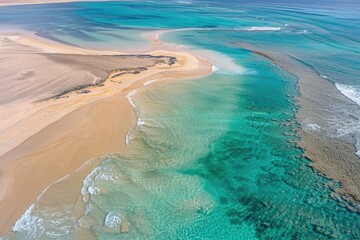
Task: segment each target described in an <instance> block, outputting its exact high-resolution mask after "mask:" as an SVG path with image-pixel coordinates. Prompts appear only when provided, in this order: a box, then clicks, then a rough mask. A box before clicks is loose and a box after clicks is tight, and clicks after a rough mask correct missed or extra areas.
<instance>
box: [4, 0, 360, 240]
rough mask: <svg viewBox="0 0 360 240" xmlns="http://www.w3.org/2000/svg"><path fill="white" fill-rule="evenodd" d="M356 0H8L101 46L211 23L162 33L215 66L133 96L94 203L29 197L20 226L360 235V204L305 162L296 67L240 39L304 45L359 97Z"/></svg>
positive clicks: (73, 39) (301, 48) (310, 60)
mask: <svg viewBox="0 0 360 240" xmlns="http://www.w3.org/2000/svg"><path fill="white" fill-rule="evenodd" d="M357 5H358V4H357V3H356V2H354V3H351V2H348V3H347V4H339V3H336V2H333V3H331V4H329V5H328V7H326V8H324V7H322V8H319V7H320V6H321V5H316V4H315V5H314V4H312V5H311V4H310V3H304V4H300V3H297V4H296V5H288V6H287V7H281V5H278V4H275V3H274V4H271V5H268V4H264V3H261V2H257V3H252V4H250V3H247V2H242V3H239V2H231V1H227V2H222V3H221V4H220V3H218V2H211V1H207V2H206V1H194V2H186V1H184V2H181V1H179V2H176V1H175V2H162V1H157V2H147V3H144V2H142V3H137V2H105V3H104V2H103V3H96V2H92V3H69V4H52V5H36V6H35V5H34V6H16V7H6V8H0V22H2V23H6V24H8V25H14V26H17V27H21V28H25V29H28V30H35V31H38V32H39V34H40V35H43V36H47V37H50V38H56V39H58V40H61V41H65V42H69V43H71V44H76V45H85V46H92V47H97V48H111V47H112V46H114V48H118V49H121V48H122V47H127V48H134V47H135V46H136V45H135V44H134V41H135V40H136V41H137V40H138V39H141V35H140V33H141V32H143V31H151V30H154V29H161V28H171V29H179V28H202V29H189V30H187V31H177V32H172V33H168V34H166V35H164V36H163V37H162V39H163V40H164V41H167V42H171V43H177V44H182V45H186V46H187V47H186V48H187V49H189V50H191V51H194V52H196V53H197V54H200V55H202V56H205V57H208V58H209V59H210V61H212V63H213V64H214V65H215V66H217V68H218V71H215V72H214V73H213V74H212V75H210V76H208V77H205V78H200V79H191V80H184V81H165V82H161V83H157V84H153V85H149V86H144V87H143V88H142V89H139V91H138V93H137V94H135V95H133V96H131V100H132V101H133V103H134V105H135V106H136V109H137V113H138V117H139V118H140V119H141V121H142V122H143V124H139V125H138V126H136V127H134V128H133V129H130V130H129V134H128V139H129V144H128V151H127V152H126V153H124V154H123V155H121V156H118V155H116V156H115V155H110V156H107V157H106V160H104V161H103V162H102V163H101V164H100V165H99V166H98V167H97V168H96V169H94V170H93V171H92V173H91V174H90V175H89V176H88V177H87V178H86V179H85V180H84V186H83V189H82V191H81V193H82V194H83V202H84V204H85V208H86V211H85V213H84V214H83V215H82V216H80V217H77V218H76V217H75V214H74V213H73V212H72V211H71V210H70V211H64V209H66V210H67V209H68V207H69V206H65V205H64V206H59V207H58V208H56V209H54V208H52V209H49V208H46V206H40V207H38V208H36V209H29V210H28V211H27V212H26V213H25V214H24V216H23V217H22V218H21V219H20V220H19V221H18V222H17V224H16V225H15V227H14V228H13V230H14V235H15V236H17V237H18V238H19V239H49V238H50V239H51V238H53V239H60V238H61V239H73V238H76V236H79V235H78V234H79V233H81V232H82V231H83V229H89V230H90V232H91V234H93V235H95V236H96V237H97V238H99V239H119V238H120V239H360V215H359V213H357V212H352V211H350V210H349V209H348V207H349V205H348V204H349V203H346V202H345V201H342V200H341V199H340V200H339V199H337V200H335V198H334V197H332V196H333V194H332V193H333V192H332V189H333V188H335V187H337V186H338V183H336V182H333V181H331V180H329V179H326V178H324V177H323V176H322V175H321V174H320V173H318V172H316V171H314V170H313V169H311V168H310V167H308V164H309V160H308V159H305V158H303V157H302V153H303V152H302V150H301V149H298V148H297V147H296V141H298V140H299V138H298V136H297V134H296V131H295V130H296V128H298V127H299V125H298V123H297V122H296V121H295V114H296V112H297V110H298V107H297V106H296V103H295V98H296V97H297V96H298V91H297V88H296V83H297V79H296V77H295V76H292V75H290V74H288V73H286V72H284V71H283V70H281V69H279V68H278V67H277V66H276V65H274V64H273V63H271V62H269V61H268V60H267V59H265V58H263V57H261V56H258V55H255V54H253V53H251V52H249V51H247V50H246V49H244V48H242V47H241V45H240V44H239V43H242V42H247V43H251V44H253V45H255V46H263V47H266V49H269V50H272V51H278V52H280V53H284V54H288V55H291V56H293V57H295V58H296V59H300V60H301V61H303V62H305V63H306V64H307V65H308V66H309V67H312V68H314V69H316V71H318V73H319V74H321V75H323V76H326V77H327V79H328V80H331V81H333V82H335V83H338V84H341V85H340V86H346V87H347V88H351V89H353V92H355V94H354V95H355V97H356V93H357V92H356V91H357V89H358V87H359V86H360V82H359V76H360V71H359V70H358V69H357V68H355V67H354V66H357V65H358V64H360V62H359V61H360V58H359V54H360V46H359V40H360V39H359V35H358V34H357V33H359V31H360V30H359V26H360V25H358V24H357V23H359V22H360V15H359V13H358V12H357V11H351V9H356V7H357ZM349 6H353V8H351V7H349ZM17 14H18V15H21V16H22V17H14V16H16V15H17ZM249 30H250V31H249ZM110 33H111V34H110ZM299 43H300V44H299ZM140 45H141V46H146V45H147V43H146V42H145V41H144V40H140ZM359 89H360V88H359ZM353 100H354V99H353ZM355 100H356V98H355ZM353 114H354V116H355V118H354V119H355V120H356V117H357V115H356V114H357V113H353ZM355 120H354V121H355ZM357 120H358V119H357ZM342 127H347V126H346V125H345V126H343V125H342ZM349 132H350V133H349V135H351V136H355V137H356V136H357V135H356V134H359V132H358V129H357V128H355V129H352V130H351V131H349ZM124 141H125V139H124ZM125 228H127V229H126V230H127V231H126V233H122V232H121V231H124V229H125ZM11 236H13V235H11ZM11 236H10V235H9V238H11Z"/></svg>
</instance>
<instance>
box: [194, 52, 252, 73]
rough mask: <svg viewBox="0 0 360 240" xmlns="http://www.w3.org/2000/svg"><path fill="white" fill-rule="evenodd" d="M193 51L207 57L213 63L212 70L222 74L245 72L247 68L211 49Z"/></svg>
mask: <svg viewBox="0 0 360 240" xmlns="http://www.w3.org/2000/svg"><path fill="white" fill-rule="evenodd" d="M192 52H194V53H196V54H198V55H199V56H201V57H204V58H206V59H207V60H208V61H209V62H211V63H212V65H213V66H212V71H213V72H214V71H216V72H217V73H221V74H228V75H236V74H245V73H247V70H246V69H245V68H244V67H242V66H241V65H239V64H237V63H236V62H235V60H234V59H232V58H231V57H229V56H227V55H225V54H222V53H219V52H216V51H210V50H196V51H195V50H193V51H192Z"/></svg>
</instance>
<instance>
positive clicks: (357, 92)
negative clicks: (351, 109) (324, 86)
mask: <svg viewBox="0 0 360 240" xmlns="http://www.w3.org/2000/svg"><path fill="white" fill-rule="evenodd" d="M335 86H336V88H337V89H338V90H339V91H340V92H341V93H342V94H343V95H345V96H346V97H347V98H349V99H350V100H352V101H353V102H355V103H356V104H357V105H359V106H360V87H359V86H358V87H354V86H350V85H345V84H340V83H336V84H335Z"/></svg>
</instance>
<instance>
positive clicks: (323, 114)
mask: <svg viewBox="0 0 360 240" xmlns="http://www.w3.org/2000/svg"><path fill="white" fill-rule="evenodd" d="M241 46H242V47H244V48H247V49H249V50H251V51H253V52H254V53H256V54H258V55H260V56H263V57H265V58H268V59H269V60H271V61H273V62H274V63H275V64H277V65H279V66H280V67H281V68H283V69H284V70H286V71H288V72H289V73H292V74H294V75H296V76H297V77H298V79H299V80H298V88H299V91H300V97H299V99H298V104H299V106H300V109H299V111H298V114H297V118H298V121H299V123H300V124H301V130H300V131H299V134H300V137H301V140H300V142H299V143H298V145H299V147H301V148H303V149H304V154H305V156H306V157H307V158H309V159H310V160H311V161H312V163H311V166H312V167H313V168H315V169H316V170H318V171H320V172H322V173H324V174H325V175H326V176H327V177H329V178H332V179H334V180H337V181H339V182H340V183H341V187H340V188H337V189H335V193H334V194H333V197H334V198H336V199H337V200H338V201H339V202H340V203H343V204H344V205H346V207H348V208H349V209H350V210H354V211H360V172H359V171H358V170H359V169H360V159H359V158H358V156H357V155H355V152H356V149H355V146H354V139H352V138H351V134H348V135H344V134H343V135H342V134H341V133H339V131H340V129H342V128H346V125H339V123H348V122H349V119H351V118H354V121H356V118H357V119H360V109H359V107H358V106H357V105H356V104H354V103H353V102H351V101H350V100H349V99H348V98H346V97H345V96H344V95H342V94H341V93H340V92H339V91H338V90H337V89H336V87H335V85H334V84H333V83H331V82H329V81H327V80H325V79H324V78H322V77H321V76H320V75H319V74H318V73H317V72H316V71H315V70H314V69H311V68H310V67H309V66H306V65H305V64H303V63H302V62H301V61H298V60H297V59H296V58H295V57H293V56H287V55H282V54H281V53H274V52H269V51H263V50H258V49H257V48H256V47H254V46H251V45H247V44H241ZM349 113H351V114H349ZM355 115H359V116H355ZM339 194H340V195H339ZM342 197H343V198H345V199H346V200H348V201H347V202H344V201H343V199H342Z"/></svg>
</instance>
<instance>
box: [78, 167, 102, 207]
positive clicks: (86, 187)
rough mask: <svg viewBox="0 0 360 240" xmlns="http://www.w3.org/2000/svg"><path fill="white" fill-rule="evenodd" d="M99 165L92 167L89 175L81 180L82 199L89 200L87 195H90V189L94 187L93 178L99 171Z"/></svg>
mask: <svg viewBox="0 0 360 240" xmlns="http://www.w3.org/2000/svg"><path fill="white" fill-rule="evenodd" d="M100 170H101V167H96V168H94V169H93V170H92V171H91V172H90V174H89V175H87V176H86V178H85V179H84V181H83V186H82V188H81V191H80V192H81V194H82V195H83V201H84V202H88V201H89V195H91V191H92V190H93V189H94V187H93V179H94V178H95V177H96V175H97V174H98V173H99V172H100Z"/></svg>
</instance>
